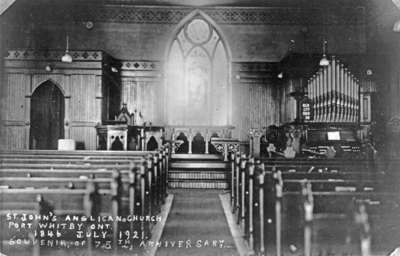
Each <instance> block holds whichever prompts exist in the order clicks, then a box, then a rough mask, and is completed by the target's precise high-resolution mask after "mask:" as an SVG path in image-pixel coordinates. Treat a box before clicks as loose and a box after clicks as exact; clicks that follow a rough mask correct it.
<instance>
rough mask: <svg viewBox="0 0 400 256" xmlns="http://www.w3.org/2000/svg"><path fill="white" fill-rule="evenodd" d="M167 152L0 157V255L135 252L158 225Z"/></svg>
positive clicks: (16, 153) (40, 152)
mask: <svg viewBox="0 0 400 256" xmlns="http://www.w3.org/2000/svg"><path fill="white" fill-rule="evenodd" d="M169 151H170V150H169V147H168V146H164V147H163V148H162V149H161V150H159V151H52V150H36V151H32V150H26V151H13V152H7V151H0V224H1V232H0V235H1V237H0V241H1V248H0V252H2V253H4V254H6V255H33V256H38V255H55V254H54V249H60V248H61V249H63V250H66V251H67V254H66V255H70V254H68V252H69V253H71V255H72V251H74V250H78V251H80V253H82V251H83V252H84V254H85V255H101V254H100V252H103V253H107V254H106V255H117V254H118V255H123V254H121V250H124V251H125V252H130V253H131V254H132V253H138V252H137V251H136V252H135V250H138V248H139V247H140V246H139V245H140V243H144V242H145V241H149V240H150V239H151V237H152V232H151V231H152V229H153V227H154V226H155V225H156V224H157V222H159V221H160V218H159V216H160V215H159V214H160V211H161V206H162V205H163V203H164V202H165V199H166V197H167V173H168V162H169V158H170V156H169ZM71 223H72V225H73V226H74V228H72V229H71V228H68V227H71ZM78 224H80V225H81V226H78ZM65 227H67V228H65ZM27 251H28V252H29V253H27ZM46 253H47V254H46ZM141 254H142V253H140V255H141ZM82 255H83V254H82Z"/></svg>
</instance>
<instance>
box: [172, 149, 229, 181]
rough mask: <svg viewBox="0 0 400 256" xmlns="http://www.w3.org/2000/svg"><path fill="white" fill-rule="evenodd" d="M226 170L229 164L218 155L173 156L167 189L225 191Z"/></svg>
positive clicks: (227, 176)
mask: <svg viewBox="0 0 400 256" xmlns="http://www.w3.org/2000/svg"><path fill="white" fill-rule="evenodd" d="M228 169H229V163H226V162H224V161H223V159H222V156H220V155H212V154H175V155H172V157H171V161H170V166H169V173H168V184H169V188H187V189H190V188H193V189H198V188H204V189H227V188H228V185H229V183H228V181H229V172H228V171H227V170H228Z"/></svg>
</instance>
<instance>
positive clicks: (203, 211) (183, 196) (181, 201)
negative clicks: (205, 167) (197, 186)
mask: <svg viewBox="0 0 400 256" xmlns="http://www.w3.org/2000/svg"><path fill="white" fill-rule="evenodd" d="M170 193H173V194H174V201H173V205H172V209H171V211H170V213H169V216H168V219H167V222H166V224H165V227H164V231H163V234H162V236H161V239H160V242H161V243H162V246H161V247H160V248H158V250H157V253H156V255H157V256H173V255H185V256H186V255H188V256H191V255H220V256H230V255H235V256H236V255H239V254H238V252H237V250H236V248H235V244H234V241H233V238H232V236H231V233H230V231H229V227H228V223H227V221H226V218H225V215H224V212H223V209H222V206H221V201H220V199H219V196H218V195H219V193H221V191H220V190H219V191H218V190H214V191H207V190H173V191H171V192H170Z"/></svg>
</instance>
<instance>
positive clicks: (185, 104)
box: [166, 16, 229, 125]
mask: <svg viewBox="0 0 400 256" xmlns="http://www.w3.org/2000/svg"><path fill="white" fill-rule="evenodd" d="M228 65H229V62H228V59H227V54H226V49H225V46H224V43H223V42H222V40H221V37H220V35H219V34H218V32H217V31H216V30H215V28H214V27H213V26H212V25H211V24H210V23H209V22H208V21H207V20H206V19H204V18H203V17H201V16H196V17H194V18H192V19H191V20H189V21H188V22H187V23H186V24H185V25H183V26H182V28H181V29H180V30H179V31H178V33H177V35H176V37H175V39H174V40H173V42H172V45H171V48H170V51H169V55H168V60H167V84H166V85H167V88H166V91H167V94H166V95H167V112H168V113H167V116H168V124H169V125H227V124H228V95H229V89H228V77H229V74H228V70H229V67H228Z"/></svg>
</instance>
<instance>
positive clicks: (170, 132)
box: [165, 126, 239, 154]
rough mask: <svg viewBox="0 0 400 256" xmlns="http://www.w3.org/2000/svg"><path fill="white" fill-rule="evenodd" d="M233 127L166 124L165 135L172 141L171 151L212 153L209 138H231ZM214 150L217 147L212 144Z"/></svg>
mask: <svg viewBox="0 0 400 256" xmlns="http://www.w3.org/2000/svg"><path fill="white" fill-rule="evenodd" d="M233 129H234V127H233V126H166V127H165V137H166V138H168V139H170V140H171V142H172V153H178V152H181V153H188V154H192V153H200V154H203V153H204V154H209V153H214V152H211V150H210V145H211V138H224V139H231V138H232V131H233ZM237 145H239V142H238V143H237ZM186 147H187V149H186ZM214 150H216V151H218V152H219V149H218V147H215V146H214ZM222 150H224V149H222ZM220 153H223V151H221V152H220Z"/></svg>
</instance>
